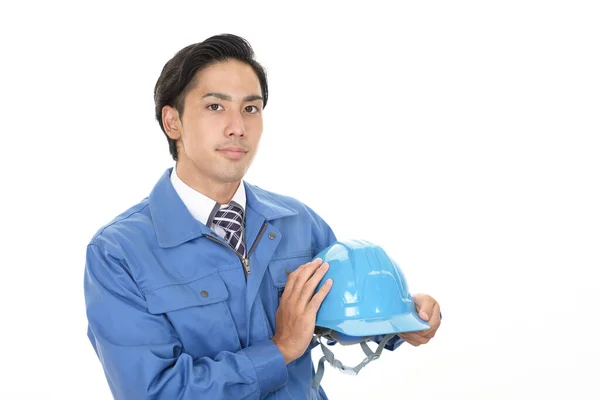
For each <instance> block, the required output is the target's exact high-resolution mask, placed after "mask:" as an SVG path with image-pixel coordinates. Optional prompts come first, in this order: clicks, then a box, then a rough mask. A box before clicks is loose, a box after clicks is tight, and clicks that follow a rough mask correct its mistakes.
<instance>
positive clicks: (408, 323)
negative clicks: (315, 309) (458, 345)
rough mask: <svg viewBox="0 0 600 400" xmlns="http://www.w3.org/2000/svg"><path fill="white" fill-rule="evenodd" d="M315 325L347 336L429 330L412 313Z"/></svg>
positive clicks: (320, 322)
mask: <svg viewBox="0 0 600 400" xmlns="http://www.w3.org/2000/svg"><path fill="white" fill-rule="evenodd" d="M317 325H319V326H322V327H324V328H330V329H333V330H336V331H338V332H341V333H343V334H345V335H349V336H376V335H385V334H388V333H404V332H416V331H425V330H427V329H429V324H428V323H427V322H425V321H423V320H422V319H421V318H419V316H418V315H417V313H416V312H414V311H413V312H408V313H404V314H397V315H394V316H392V317H385V318H371V319H353V320H343V321H318V322H317Z"/></svg>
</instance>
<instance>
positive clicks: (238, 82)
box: [192, 60, 261, 96]
mask: <svg viewBox="0 0 600 400" xmlns="http://www.w3.org/2000/svg"><path fill="white" fill-rule="evenodd" d="M194 81H195V87H194V89H192V92H194V93H195V94H196V95H200V96H201V95H202V94H203V93H208V92H221V93H226V94H229V95H232V96H235V95H241V96H247V95H250V94H256V95H259V94H260V92H261V89H260V82H259V80H258V76H257V75H256V73H255V72H254V70H253V69H252V67H251V66H250V65H248V64H246V63H244V62H242V61H238V60H226V61H220V62H217V63H214V64H211V65H209V66H207V67H205V68H203V69H201V70H200V71H198V72H196V75H195V77H194Z"/></svg>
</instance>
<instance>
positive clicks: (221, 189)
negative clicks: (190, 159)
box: [175, 163, 241, 204]
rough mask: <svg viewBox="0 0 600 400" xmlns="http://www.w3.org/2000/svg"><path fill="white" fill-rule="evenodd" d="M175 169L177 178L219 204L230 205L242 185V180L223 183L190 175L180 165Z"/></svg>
mask: <svg viewBox="0 0 600 400" xmlns="http://www.w3.org/2000/svg"><path fill="white" fill-rule="evenodd" d="M175 168H176V172H177V176H178V177H179V179H181V181H182V182H183V183H185V184H186V185H188V186H189V187H191V188H192V189H194V190H195V191H197V192H200V193H202V194H203V195H205V196H206V197H208V198H210V199H212V200H214V201H216V202H217V203H219V204H227V203H229V202H230V201H231V199H232V198H233V195H234V194H235V192H236V191H237V189H238V187H239V186H240V184H241V180H240V181H235V182H221V181H217V180H215V179H211V178H209V177H207V176H202V175H199V174H194V173H190V171H189V170H188V169H187V168H182V167H181V166H180V165H179V163H177V165H176V167H175Z"/></svg>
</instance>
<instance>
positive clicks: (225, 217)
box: [213, 202, 244, 232]
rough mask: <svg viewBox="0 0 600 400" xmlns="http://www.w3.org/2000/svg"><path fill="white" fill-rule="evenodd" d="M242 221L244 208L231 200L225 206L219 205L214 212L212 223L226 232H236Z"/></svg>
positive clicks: (239, 228)
mask: <svg viewBox="0 0 600 400" xmlns="http://www.w3.org/2000/svg"><path fill="white" fill-rule="evenodd" d="M243 222H244V209H243V208H242V207H240V206H239V205H237V204H235V203H233V202H231V203H230V204H229V205H228V206H226V207H221V208H220V209H219V210H217V212H216V213H215V217H214V219H213V223H214V224H215V225H218V226H220V227H221V228H223V229H225V231H227V232H237V231H239V230H241V229H242V224H243Z"/></svg>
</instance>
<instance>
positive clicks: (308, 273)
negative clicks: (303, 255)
mask: <svg viewBox="0 0 600 400" xmlns="http://www.w3.org/2000/svg"><path fill="white" fill-rule="evenodd" d="M321 265H323V260H322V259H320V258H317V259H315V260H314V261H311V262H309V263H307V264H305V265H303V266H302V269H300V268H298V269H300V271H297V272H298V274H297V275H296V276H295V279H294V289H293V293H292V295H293V296H297V297H298V298H300V296H301V294H300V293H301V292H302V290H303V289H304V285H305V284H306V282H307V281H308V280H309V279H310V278H311V277H312V276H313V274H314V273H315V272H316V271H317V270H318V268H319V267H320V266H321ZM295 272H296V271H295Z"/></svg>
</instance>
